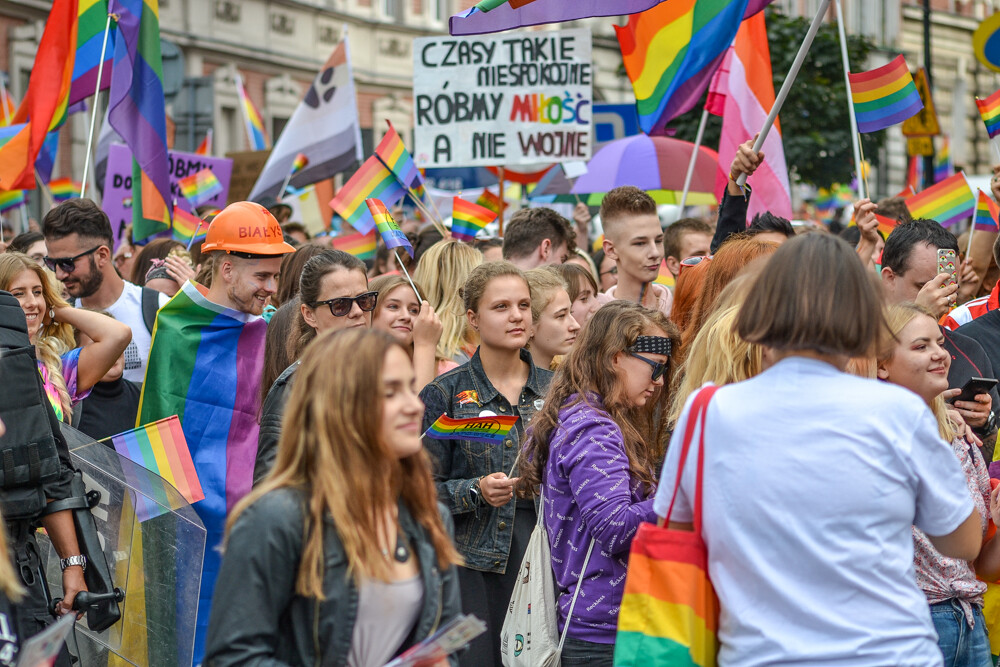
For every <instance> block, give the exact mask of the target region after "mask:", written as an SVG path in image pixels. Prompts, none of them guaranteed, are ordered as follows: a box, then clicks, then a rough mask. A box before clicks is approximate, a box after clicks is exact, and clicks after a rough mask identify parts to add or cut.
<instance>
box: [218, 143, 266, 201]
mask: <svg viewBox="0 0 1000 667" xmlns="http://www.w3.org/2000/svg"><path fill="white" fill-rule="evenodd" d="M270 155H271V149H270V148H269V149H267V150H265V151H237V152H235V153H226V157H228V158H232V160H233V178H232V180H231V181H230V183H229V203H230V204H232V203H233V202H234V201H246V200H247V199H248V198H249V197H250V190H252V189H253V186H254V183H256V182H257V178H258V177H260V172H261V171H263V169H264V165H265V164H267V158H268V157H270Z"/></svg>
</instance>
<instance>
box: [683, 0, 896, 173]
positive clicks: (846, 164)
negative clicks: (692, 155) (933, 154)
mask: <svg viewBox="0 0 1000 667" xmlns="http://www.w3.org/2000/svg"><path fill="white" fill-rule="evenodd" d="M808 29H809V20H807V19H804V18H791V17H788V16H785V15H783V14H781V13H780V12H779V11H777V10H774V9H769V10H768V13H767V37H768V43H769V46H770V49H771V69H772V71H773V73H774V91H775V93H776V94H777V92H778V90H779V89H780V88H781V84H782V83H783V82H784V80H785V76H786V75H787V74H788V70H789V68H791V66H792V61H793V60H794V59H795V54H796V53H797V52H798V49H799V45H800V44H801V43H802V40H803V38H804V37H805V35H806V32H807V31H808ZM874 48H875V45H874V43H873V42H872V41H871V40H869V39H868V38H866V37H858V36H853V37H852V36H848V39H847V49H848V56H849V58H850V62H851V71H852V72H859V71H862V70H863V69H864V68H865V63H866V62H867V60H868V54H869V53H871V51H872V50H873V49H874ZM704 106H705V105H704V98H703V99H702V102H701V103H700V104H699V105H698V106H696V107H695V108H694V109H692V110H691V111H689V112H688V113H686V114H684V115H682V116H679V117H678V118H676V119H675V120H674V121H673V122H672V123H670V127H672V128H675V129H676V130H677V135H676V136H677V137H678V138H680V139H684V140H686V141H694V139H695V136H696V134H697V130H698V122H699V121H700V120H701V112H702V109H703V108H704ZM847 114H848V106H847V92H846V86H845V84H844V68H843V65H842V61H841V56H840V38H839V37H838V35H837V24H836V23H824V24H823V26H822V27H821V28H820V30H819V33H818V34H817V35H816V40H815V41H814V42H813V45H812V48H811V49H810V50H809V55H808V56H807V57H806V60H805V62H804V63H803V65H802V69H801V71H800V72H799V75H798V77H797V78H796V79H795V84H794V85H793V86H792V89H791V91H790V93H789V95H788V99H787V100H786V101H785V105H784V106H783V107H782V110H781V115H780V119H781V133H782V139H783V143H784V148H785V160H786V162H787V163H788V168H789V170H790V171H791V172H792V173H791V174H790V176H791V178H792V179H793V181H794V180H796V179H797V180H798V181H800V182H803V183H809V184H812V185H814V186H816V187H830V185H832V184H833V183H849V182H850V181H851V178H852V174H853V172H854V166H853V165H854V158H853V154H852V149H851V125H850V118H849V116H848V115H847ZM721 129H722V119H721V118H718V117H716V116H710V117H709V121H708V124H707V126H706V129H705V138H704V139H703V144H704V145H706V146H711V147H716V146H718V145H719V133H720V131H721ZM862 137H863V141H864V143H863V148H864V153H865V158H866V159H867V160H868V161H869V162H871V163H872V164H873V165H874V164H877V159H878V150H879V148H881V146H882V144H883V142H884V141H885V132H884V131H882V132H876V133H873V134H866V135H862ZM747 138H748V139H749V138H750V137H747ZM731 158H732V156H728V155H720V156H719V159H720V160H721V161H722V162H723V166H724V167H725V166H728V164H729V160H730V159H731Z"/></svg>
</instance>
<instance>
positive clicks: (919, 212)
mask: <svg viewBox="0 0 1000 667" xmlns="http://www.w3.org/2000/svg"><path fill="white" fill-rule="evenodd" d="M906 207H907V208H908V209H910V214H911V215H912V216H913V217H914V218H930V219H931V220H937V221H938V222H939V223H941V226H942V227H950V226H951V225H954V224H955V223H956V222H958V221H959V220H964V219H965V218H968V217H969V216H970V215H972V214H973V213H974V212H975V209H976V196H975V195H974V194H972V188H970V187H969V182H968V181H966V180H965V174H964V173H963V172H959V173H957V174H955V175H954V176H952V177H950V178H946V179H945V180H943V181H941V182H940V183H937V184H935V185H932V186H931V187H929V188H927V189H926V190H924V191H923V192H921V193H920V194H917V195H913V196H912V197H910V198H909V199H907V200H906Z"/></svg>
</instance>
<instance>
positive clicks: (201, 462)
mask: <svg viewBox="0 0 1000 667" xmlns="http://www.w3.org/2000/svg"><path fill="white" fill-rule="evenodd" d="M207 293H208V290H207V289H206V288H204V287H202V286H201V285H197V284H196V283H193V282H191V281H188V282H186V283H184V285H183V286H182V287H181V289H180V291H179V292H177V294H175V295H174V297H173V298H172V299H170V301H168V302H167V304H166V305H164V306H163V307H162V308H161V309H160V311H159V313H157V316H156V325H155V326H154V327H153V340H152V343H151V346H150V350H149V361H148V362H147V366H146V378H145V382H144V383H143V385H142V394H141V396H140V399H139V416H138V419H137V420H136V426H141V425H143V424H148V423H150V422H155V421H158V420H160V419H165V418H167V417H170V416H172V415H177V416H178V417H179V419H180V422H181V426H182V429H183V431H184V437H185V439H186V440H187V443H188V447H189V449H190V451H191V459H192V461H193V462H194V469H195V471H196V473H197V475H198V478H199V479H200V480H201V485H202V490H203V491H204V493H205V498H204V500H201V501H200V502H197V503H195V504H194V505H193V507H194V510H195V511H196V512H197V513H198V516H199V517H200V518H201V520H202V522H203V523H204V524H205V530H206V531H207V543H206V548H205V562H204V570H203V573H202V579H201V596H200V598H201V602H200V604H199V608H198V623H197V625H198V631H197V639H196V643H195V663H196V664H197V662H198V661H199V660H200V659H201V654H202V651H203V646H204V638H205V632H206V630H207V629H208V614H209V610H210V608H211V601H212V591H213V590H214V588H215V578H216V576H217V575H218V571H219V562H220V555H219V552H218V547H219V545H220V544H221V543H222V536H223V532H224V529H225V520H226V515H227V514H228V513H229V512H230V511H231V510H232V508H233V505H235V504H236V503H237V502H238V501H239V500H240V499H241V498H243V496H245V495H246V494H247V493H248V492H249V491H250V487H251V484H252V481H253V466H254V459H255V458H256V455H257V435H258V431H259V426H258V423H257V417H258V409H259V400H258V393H259V391H260V383H261V376H262V372H263V368H264V334H265V333H266V329H267V324H266V323H265V322H264V320H263V319H262V318H260V317H257V316H253V315H247V314H244V313H240V312H236V311H234V310H230V309H228V308H225V307H223V306H220V305H218V304H215V303H212V302H211V301H209V300H208V299H207V298H206V296H205V295H206V294H207Z"/></svg>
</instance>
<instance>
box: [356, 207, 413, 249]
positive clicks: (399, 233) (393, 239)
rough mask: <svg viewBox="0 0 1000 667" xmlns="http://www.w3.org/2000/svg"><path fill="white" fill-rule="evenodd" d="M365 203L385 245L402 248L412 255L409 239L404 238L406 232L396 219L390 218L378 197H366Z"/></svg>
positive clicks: (390, 247)
mask: <svg viewBox="0 0 1000 667" xmlns="http://www.w3.org/2000/svg"><path fill="white" fill-rule="evenodd" d="M365 203H366V204H368V210H369V211H371V212H372V217H373V218H375V226H376V227H378V233H379V234H381V235H382V241H384V242H385V247H386V248H389V249H390V250H391V249H392V248H404V249H405V250H406V252H408V253H410V256H411V257H412V256H413V246H412V245H410V239H408V238H406V234H404V233H403V230H401V229H400V228H399V225H397V224H396V221H395V220H393V219H392V216H391V215H390V214H389V210H388V209H386V207H385V204H383V203H382V202H381V201H380V200H378V199H366V200H365Z"/></svg>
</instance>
